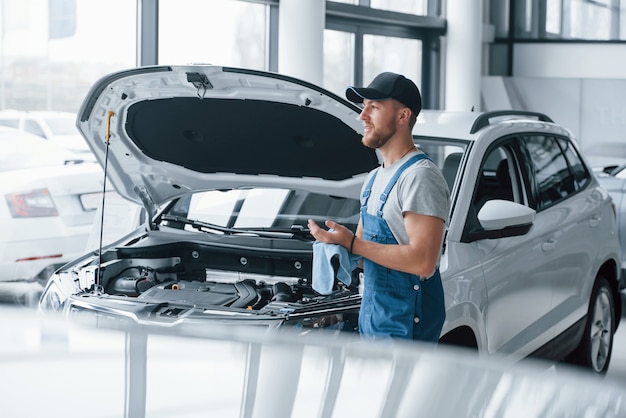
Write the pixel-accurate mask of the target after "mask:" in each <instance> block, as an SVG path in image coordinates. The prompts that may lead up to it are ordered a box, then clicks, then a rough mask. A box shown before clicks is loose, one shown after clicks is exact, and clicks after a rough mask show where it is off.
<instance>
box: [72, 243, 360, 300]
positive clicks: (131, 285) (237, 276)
mask: <svg viewBox="0 0 626 418" xmlns="http://www.w3.org/2000/svg"><path fill="white" fill-rule="evenodd" d="M172 254H176V255H172ZM258 254H259V253H256V254H255V253H254V252H252V251H247V252H243V251H233V250H232V249H230V250H225V249H223V248H213V247H211V246H206V245H193V244H184V243H183V244H181V243H177V244H176V245H169V244H168V245H160V246H154V247H150V248H147V247H141V248H139V247H123V248H117V249H115V250H112V251H111V250H110V251H107V252H106V253H105V254H103V259H102V261H101V262H100V263H101V266H102V268H101V272H100V275H99V286H100V288H101V289H102V290H103V291H104V293H105V294H106V295H108V296H112V297H128V298H137V300H141V301H143V302H146V303H180V304H187V305H192V306H195V307H200V308H209V307H216V306H219V307H229V308H233V309H244V310H248V311H250V310H251V311H258V310H261V309H264V308H266V307H268V308H269V307H272V306H274V307H277V306H279V307H285V306H287V305H291V304H295V305H298V306H302V305H304V304H308V303H311V302H315V301H319V300H320V299H328V298H329V297H330V298H335V297H337V296H349V295H351V294H356V293H358V286H357V284H356V283H358V277H357V279H356V280H353V283H354V284H353V285H351V286H346V285H344V284H343V283H341V282H340V281H338V280H336V288H335V290H336V292H333V294H332V295H330V296H322V295H320V294H318V293H317V292H315V290H313V288H312V278H311V270H312V256H311V255H310V254H308V253H304V254H303V253H302V252H288V251H281V252H277V254H276V255H275V256H274V257H268V256H267V253H265V255H264V256H261V255H258ZM95 261H96V263H95V264H94V263H93V262H92V263H91V264H89V265H88V266H83V267H82V268H81V269H79V270H78V275H79V278H80V281H81V282H82V283H83V285H81V287H82V288H83V289H84V288H86V286H87V285H88V283H89V282H91V281H93V280H95V277H96V275H98V269H97V264H98V263H97V260H95ZM355 274H358V273H355ZM268 305H270V306H268ZM266 309H267V308H266Z"/></svg>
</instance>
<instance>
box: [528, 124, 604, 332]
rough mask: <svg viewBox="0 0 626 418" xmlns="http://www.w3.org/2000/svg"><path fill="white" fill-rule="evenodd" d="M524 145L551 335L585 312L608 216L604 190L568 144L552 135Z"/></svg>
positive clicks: (568, 142) (572, 146)
mask: <svg viewBox="0 0 626 418" xmlns="http://www.w3.org/2000/svg"><path fill="white" fill-rule="evenodd" d="M524 146H525V148H526V150H527V155H528V157H529V159H530V161H531V163H532V168H533V170H532V171H533V173H532V176H533V188H534V190H533V194H534V195H535V200H536V208H537V215H536V219H537V221H538V222H543V225H545V229H546V232H547V233H548V234H547V235H546V239H545V240H543V241H541V242H540V246H541V252H542V255H543V256H544V257H545V258H546V259H547V260H550V262H549V264H546V265H545V268H546V272H549V273H550V274H551V275H552V281H553V284H554V293H553V301H552V307H551V310H550V312H549V314H547V315H546V316H545V319H544V322H545V323H546V324H547V325H548V326H550V327H552V329H553V330H554V334H555V335H554V337H556V336H557V335H558V334H560V333H561V332H564V331H565V330H567V329H568V328H570V327H571V326H572V325H573V324H574V323H575V322H576V321H577V320H578V319H580V318H582V317H583V315H585V313H586V311H587V305H588V299H589V294H590V292H591V287H592V285H593V282H594V278H595V275H596V274H597V272H596V271H594V270H595V269H596V268H597V265H598V260H596V259H595V255H596V254H598V248H599V246H600V245H604V243H605V241H606V237H607V236H609V235H610V233H611V232H610V230H607V228H608V229H610V226H611V225H612V222H611V221H610V218H611V217H612V213H611V209H610V204H608V203H607V201H606V192H603V191H601V190H600V189H598V188H597V187H594V186H593V185H592V178H591V175H590V173H589V171H588V170H587V168H586V167H585V165H584V164H583V163H582V161H581V159H580V157H579V156H578V154H577V152H576V150H575V147H574V145H573V144H572V142H571V141H570V140H569V139H567V138H564V137H559V136H555V135H528V136H526V137H524Z"/></svg>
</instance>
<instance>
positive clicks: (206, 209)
mask: <svg viewBox="0 0 626 418" xmlns="http://www.w3.org/2000/svg"><path fill="white" fill-rule="evenodd" d="M359 208H360V203H359V200H358V199H349V198H340V197H334V196H329V195H325V194H318V193H310V192H305V191H299V190H285V189H271V188H258V189H249V190H211V191H206V192H198V193H194V194H192V195H190V196H186V197H185V198H182V199H180V200H179V201H178V202H176V204H175V205H174V206H172V208H171V209H170V210H169V214H171V215H175V216H179V217H184V218H187V219H190V220H194V221H200V222H204V223H208V224H212V225H216V226H218V227H226V228H270V227H271V228H277V229H281V230H284V229H287V230H289V229H291V227H292V226H293V225H299V226H301V227H306V224H307V222H308V219H309V218H312V219H315V220H316V221H318V222H321V223H323V222H324V221H325V220H326V219H328V218H332V219H334V220H336V221H337V222H339V223H341V224H343V225H346V226H348V227H349V228H350V229H352V230H354V229H355V228H356V224H357V222H358V219H359ZM168 224H169V225H170V226H177V225H176V222H175V221H174V222H170V221H169V220H168ZM184 228H185V229H187V230H194V228H193V227H192V226H190V225H184ZM203 230H204V231H209V232H212V233H221V231H220V228H215V229H211V228H210V227H208V226H207V227H206V228H204V229H203Z"/></svg>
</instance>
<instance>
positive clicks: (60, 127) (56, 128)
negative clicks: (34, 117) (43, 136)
mask: <svg viewBox="0 0 626 418" xmlns="http://www.w3.org/2000/svg"><path fill="white" fill-rule="evenodd" d="M43 122H44V123H45V124H46V125H47V126H48V129H49V130H50V133H51V134H52V135H77V134H78V129H77V128H76V117H74V116H72V115H67V116H65V115H61V116H55V117H45V118H43Z"/></svg>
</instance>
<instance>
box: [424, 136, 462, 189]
mask: <svg viewBox="0 0 626 418" xmlns="http://www.w3.org/2000/svg"><path fill="white" fill-rule="evenodd" d="M415 145H417V147H418V148H419V149H421V150H422V151H424V152H425V153H426V154H427V155H428V157H429V158H430V159H431V160H432V161H433V162H434V163H435V164H437V167H439V169H440V170H441V172H442V174H443V176H444V178H445V179H446V182H447V183H448V187H449V189H450V191H452V186H453V185H454V182H455V180H456V177H457V176H458V173H459V170H460V168H461V167H460V164H461V159H462V158H463V154H464V153H465V150H466V149H467V143H465V142H459V141H452V140H451V141H450V142H448V141H446V140H441V139H438V140H432V139H426V138H415Z"/></svg>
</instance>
